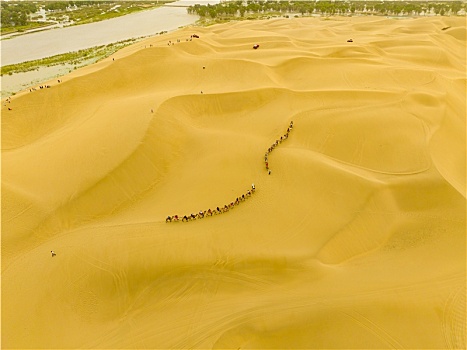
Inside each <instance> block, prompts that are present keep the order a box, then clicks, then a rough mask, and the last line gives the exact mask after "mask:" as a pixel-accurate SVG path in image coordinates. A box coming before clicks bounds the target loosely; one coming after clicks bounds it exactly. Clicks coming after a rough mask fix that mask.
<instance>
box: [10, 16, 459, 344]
mask: <svg viewBox="0 0 467 350" xmlns="http://www.w3.org/2000/svg"><path fill="white" fill-rule="evenodd" d="M194 33H196V34H198V35H199V36H200V38H195V39H193V40H192V41H189V40H188V41H187V39H188V38H190V36H191V35H192V34H194ZM349 39H352V40H353V42H347V40H349ZM178 40H180V42H178ZM169 41H171V42H172V43H174V45H169V44H168V43H169ZM254 44H259V45H260V46H259V48H258V49H257V50H253V49H252V46H253V45H254ZM465 53H466V25H465V18H454V17H452V18H450V17H437V18H417V19H405V20H394V19H386V18H382V17H370V18H340V17H336V18H332V19H329V20H324V19H319V18H300V19H271V20H265V21H252V22H250V21H247V22H237V23H228V24H221V25H215V26H211V27H207V28H184V29H181V30H178V31H176V32H173V33H169V34H166V35H162V36H157V37H154V38H149V39H147V40H146V41H144V42H140V43H138V44H135V45H133V46H130V47H127V48H125V49H123V50H121V51H119V52H117V53H116V54H115V55H114V56H112V57H110V58H107V59H106V60H104V61H101V62H99V63H97V64H95V65H92V66H89V67H85V68H82V69H79V70H76V71H74V72H72V73H71V74H69V75H67V76H64V77H63V78H62V79H61V80H62V82H61V83H58V82H57V81H56V80H55V81H51V82H49V83H48V84H47V85H50V88H45V89H39V88H37V90H35V91H33V92H29V91H24V92H22V93H19V94H17V95H16V96H13V97H12V99H11V103H8V102H5V101H3V102H4V103H2V110H1V111H2V251H1V252H2V281H1V282H2V309H1V311H2V313H1V314H2V331H1V340H2V347H3V348H21V349H25V348H48V349H51V348H93V349H102V348H120V349H129V348H145V349H162V348H171V349H178V348H191V349H193V348H203V349H207V348H226V349H228V348H233V349H247V348H257V349H260V348H261V349H265V348H268V349H272V348H294V349H311V348H320V349H322V348H329V349H336V348H346V349H349V348H350V349H376V348H377V349H382V348H410V349H425V348H438V349H441V348H450V349H453V348H465V347H466V322H465V314H466V301H465V295H466V276H465V272H466V271H465V270H466V264H465V260H466V250H465V243H466V242H465V240H466V232H465V229H466V168H465V157H466V149H465V146H466V130H465V127H466V57H465ZM203 67H204V68H203ZM8 108H10V109H11V110H8ZM151 110H152V111H151ZM290 121H293V122H294V128H293V130H292V131H291V132H290V134H289V137H288V139H287V140H286V141H284V142H282V143H281V144H280V145H279V146H278V147H277V148H275V149H274V151H273V152H272V153H270V154H269V159H268V161H269V167H270V169H271V171H272V173H271V174H270V175H268V173H267V171H266V169H265V162H264V154H265V152H266V150H267V149H268V148H269V147H270V146H271V144H272V143H273V142H274V141H275V140H276V139H277V138H278V137H280V136H281V135H283V134H284V133H285V131H286V130H287V127H288V125H289V123H290ZM252 183H254V184H255V186H256V192H255V193H254V194H253V195H252V196H251V197H250V198H248V199H247V200H245V201H243V202H241V203H240V205H238V206H235V207H234V208H233V209H231V210H230V211H228V212H226V213H223V214H221V215H214V216H212V217H205V218H203V219H198V220H194V221H190V222H171V223H166V222H165V218H166V217H167V216H168V215H175V214H177V215H179V216H183V215H185V214H191V213H197V212H199V211H200V210H207V209H215V208H216V207H217V206H224V205H225V204H228V203H230V202H231V201H232V200H235V198H236V197H238V196H239V195H242V194H244V193H246V191H247V190H248V189H250V188H251V184H252ZM51 251H54V252H55V253H56V256H55V257H52V256H51Z"/></svg>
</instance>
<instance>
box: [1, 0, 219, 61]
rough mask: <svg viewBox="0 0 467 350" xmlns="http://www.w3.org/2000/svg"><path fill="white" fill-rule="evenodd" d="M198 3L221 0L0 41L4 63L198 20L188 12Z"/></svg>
mask: <svg viewBox="0 0 467 350" xmlns="http://www.w3.org/2000/svg"><path fill="white" fill-rule="evenodd" d="M195 3H201V4H207V3H211V4H214V3H219V0H209V1H203V0H197V1H190V0H185V1H177V2H174V3H171V4H170V6H163V7H159V8H156V9H153V10H148V11H142V12H137V13H134V14H130V15H126V16H122V17H118V18H113V19H109V20H105V21H101V22H96V23H90V24H83V25H78V26H71V27H64V28H57V29H51V30H46V31H42V32H36V33H30V34H25V35H20V36H17V37H13V38H11V39H6V40H2V41H1V45H0V57H1V64H2V66H6V65H9V64H14V63H21V62H25V61H31V60H35V59H39V58H44V57H49V56H54V55H58V54H62V53H66V52H71V51H77V50H81V49H86V48H90V47H93V46H98V45H106V44H110V43H114V42H117V41H121V40H126V39H130V38H138V37H143V36H149V35H154V34H157V33H160V32H161V31H171V30H174V29H177V28H179V27H182V26H186V25H189V24H192V23H194V22H196V20H197V19H198V18H199V17H198V16H197V15H189V14H188V13H187V10H186V6H189V5H193V4H195Z"/></svg>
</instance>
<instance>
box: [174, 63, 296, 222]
mask: <svg viewBox="0 0 467 350" xmlns="http://www.w3.org/2000/svg"><path fill="white" fill-rule="evenodd" d="M203 68H204V67H203ZM292 129H293V121H291V122H290V124H289V127H288V128H287V131H286V133H285V134H284V135H283V136H281V137H280V138H279V139H277V140H276V141H275V142H274V143H273V144H272V146H271V147H269V148H268V150H267V152H266V153H265V154H264V162H265V163H266V170H267V171H268V174H269V175H271V170H270V169H269V163H268V156H269V153H271V152H272V151H273V150H274V148H276V147H277V146H278V145H280V144H281V143H282V142H283V141H285V140H287V139H288V137H289V133H290V132H291V131H292ZM255 191H256V188H255V184H252V185H251V190H248V191H247V192H246V193H245V194H242V195H241V196H240V197H237V198H236V199H235V200H234V201H232V202H230V203H229V204H226V205H224V206H223V207H217V208H216V209H208V210H200V211H199V212H198V213H196V214H194V213H191V214H189V215H183V216H181V215H180V216H179V215H172V216H170V215H169V216H167V218H166V219H165V222H167V223H168V222H178V221H182V222H188V221H193V220H197V219H204V218H205V217H207V216H213V215H219V214H223V213H226V212H228V211H229V210H232V209H233V208H235V206H236V205H239V204H240V203H241V202H244V201H245V200H246V199H248V198H250V197H251V195H252V194H253V193H255Z"/></svg>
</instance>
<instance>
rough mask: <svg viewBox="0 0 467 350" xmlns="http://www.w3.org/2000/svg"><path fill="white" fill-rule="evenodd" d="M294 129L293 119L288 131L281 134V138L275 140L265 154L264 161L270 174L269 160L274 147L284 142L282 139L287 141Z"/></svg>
mask: <svg viewBox="0 0 467 350" xmlns="http://www.w3.org/2000/svg"><path fill="white" fill-rule="evenodd" d="M292 129H293V121H291V122H290V125H289V127H288V128H287V131H286V132H285V134H284V135H283V136H281V137H280V138H279V139H277V140H276V142H274V143H273V144H272V145H271V147H269V148H268V150H267V151H266V153H265V154H264V163H265V165H266V170H267V172H268V174H269V175H271V170H270V169H269V160H268V157H269V153H271V152H272V151H273V150H274V148H276V147H277V146H279V145H280V144H281V143H282V141H285V140H287V139H288V138H289V133H290V132H291V131H292Z"/></svg>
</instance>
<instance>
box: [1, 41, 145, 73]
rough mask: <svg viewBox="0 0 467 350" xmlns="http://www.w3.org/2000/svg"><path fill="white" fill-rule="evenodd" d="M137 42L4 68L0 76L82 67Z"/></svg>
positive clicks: (124, 42)
mask: <svg viewBox="0 0 467 350" xmlns="http://www.w3.org/2000/svg"><path fill="white" fill-rule="evenodd" d="M137 40H138V39H128V40H124V41H119V42H116V43H113V44H108V45H101V46H96V47H92V48H89V49H84V50H79V51H74V52H68V53H64V54H61V55H55V56H51V57H46V58H42V59H39V60H34V61H28V62H22V63H18V64H11V65H8V66H2V67H1V72H0V75H1V76H3V75H4V74H10V75H11V74H13V73H21V72H28V71H31V70H35V69H38V68H40V67H50V66H56V65H60V64H71V65H74V66H80V65H84V64H86V63H89V62H91V61H92V62H97V61H99V60H102V59H103V58H105V57H108V56H110V55H111V54H113V53H114V52H116V51H118V50H120V49H121V48H123V47H125V46H128V45H131V44H133V43H134V42H136V41H137Z"/></svg>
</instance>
